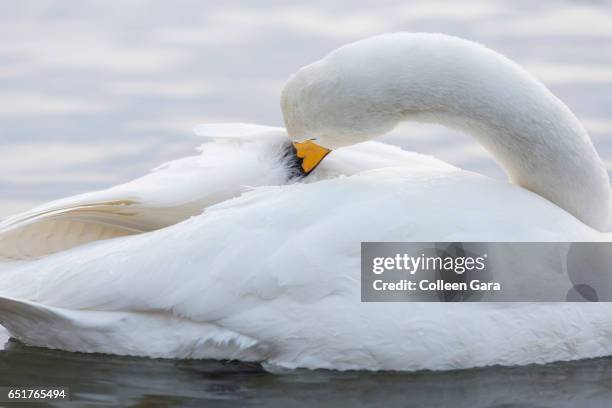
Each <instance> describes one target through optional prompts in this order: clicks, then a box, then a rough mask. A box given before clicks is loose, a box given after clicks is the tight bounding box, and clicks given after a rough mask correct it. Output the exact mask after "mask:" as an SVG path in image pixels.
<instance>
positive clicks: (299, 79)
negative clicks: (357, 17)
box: [281, 46, 401, 150]
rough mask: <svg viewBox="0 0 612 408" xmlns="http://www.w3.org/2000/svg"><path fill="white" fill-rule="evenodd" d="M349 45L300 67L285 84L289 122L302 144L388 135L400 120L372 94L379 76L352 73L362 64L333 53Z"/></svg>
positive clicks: (341, 143) (340, 143)
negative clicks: (371, 77) (358, 77)
mask: <svg viewBox="0 0 612 408" xmlns="http://www.w3.org/2000/svg"><path fill="white" fill-rule="evenodd" d="M345 47H346V46H345ZM345 47H342V48H340V49H339V50H336V51H335V52H333V53H332V54H330V55H328V56H327V57H326V58H324V59H322V60H320V61H317V62H315V63H313V64H310V65H307V66H305V67H303V68H301V69H300V70H299V71H297V72H296V73H295V74H293V75H292V76H291V77H290V78H289V80H288V81H287V83H286V84H285V86H284V88H283V91H282V95H281V107H282V111H283V117H284V120H285V126H286V128H287V133H288V135H289V138H290V139H291V140H292V141H293V142H295V143H296V144H297V145H298V146H299V143H301V142H306V141H309V142H311V143H314V144H316V145H318V146H321V147H322V148H325V149H328V150H335V149H338V148H341V147H345V146H349V145H353V144H355V143H359V142H364V141H366V140H370V139H372V138H374V137H376V136H378V135H381V134H384V133H386V132H388V131H390V130H392V129H393V128H394V127H395V126H396V125H397V123H398V122H399V120H400V119H401V117H400V116H399V115H397V114H394V112H393V110H392V109H388V107H387V106H384V105H385V104H383V105H382V106H380V105H378V104H377V98H375V97H373V96H374V95H371V94H370V92H371V91H374V89H372V85H377V84H378V83H379V78H376V80H375V81H373V82H370V83H369V84H368V83H367V80H366V79H365V78H364V81H359V80H357V81H356V80H355V79H356V78H350V77H349V75H348V74H350V73H353V72H355V71H358V68H359V65H360V64H359V63H358V62H357V65H358V66H350V64H347V61H343V60H342V59H340V58H335V55H336V54H337V53H338V52H339V51H342V49H343V48H345ZM355 73H356V72H355ZM378 99H380V98H378Z"/></svg>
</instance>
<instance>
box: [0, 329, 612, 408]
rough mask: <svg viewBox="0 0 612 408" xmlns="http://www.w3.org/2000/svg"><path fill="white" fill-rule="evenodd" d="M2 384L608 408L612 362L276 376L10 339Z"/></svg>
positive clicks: (277, 400) (180, 398) (148, 400)
mask: <svg viewBox="0 0 612 408" xmlns="http://www.w3.org/2000/svg"><path fill="white" fill-rule="evenodd" d="M0 384H13V385H32V384H44V385H57V386H59V385H64V386H65V385H69V386H70V389H71V393H72V401H71V402H70V404H67V405H68V406H79V407H82V406H117V405H124V406H125V405H129V406H136V407H155V406H159V407H202V406H219V407H224V406H236V405H238V406H278V407H287V406H291V407H302V406H303V407H311V406H315V405H321V404H324V405H325V406H335V407H350V408H354V407H367V406H380V405H381V404H384V406H387V407H394V406H398V407H400V406H401V407H406V406H410V407H432V406H453V407H457V408H460V407H490V406H498V407H502V406H504V407H505V406H521V407H564V406H567V407H575V406H580V407H604V406H609V401H610V399H611V398H612V358H601V359H595V360H585V361H579V362H570V363H557V364H550V365H546V366H528V367H513V368H500V367H493V368H486V369H474V370H464V371H450V372H439V373H435V372H421V373H371V372H358V371H352V372H344V373H342V372H333V371H325V370H318V371H308V370H297V371H281V372H268V371H265V370H264V369H263V368H262V367H261V366H260V365H258V364H248V363H238V362H227V361H225V362H222V361H211V360H187V361H178V360H153V359H146V358H132V357H119V356H109V355H100V354H81V353H67V352H62V351H54V350H47V349H41V348H34V347H26V346H24V345H22V344H21V343H19V342H18V341H16V340H10V341H9V342H8V343H7V344H6V346H5V349H4V350H3V351H0ZM65 405H66V404H64V405H62V406H65ZM22 406H23V405H22Z"/></svg>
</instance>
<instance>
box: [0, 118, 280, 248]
mask: <svg viewBox="0 0 612 408" xmlns="http://www.w3.org/2000/svg"><path fill="white" fill-rule="evenodd" d="M200 127H202V128H206V126H205V125H204V126H200ZM211 132H217V133H216V134H217V135H218V138H217V139H215V140H213V139H211V140H210V141H208V142H207V143H204V144H203V145H202V146H201V147H200V151H201V154H200V155H198V156H193V157H187V158H183V159H179V160H175V161H172V162H169V163H166V164H164V165H162V166H160V167H158V168H156V169H154V170H153V171H152V172H151V173H149V174H147V175H145V176H144V177H141V178H138V179H136V180H133V181H131V182H128V183H126V184H121V185H118V186H115V187H112V188H109V189H106V190H102V191H96V192H92V193H86V194H81V195H77V196H73V197H69V198H65V199H61V200H57V201H53V202H50V203H47V204H44V205H42V206H40V207H37V208H34V209H33V210H30V211H26V212H24V213H22V214H18V215H16V216H13V217H10V218H8V219H5V220H4V221H2V222H1V223H0V259H12V260H24V259H32V258H37V257H41V256H44V255H47V254H50V253H55V252H59V251H63V250H66V249H69V248H73V247H75V246H79V245H82V244H85V243H88V242H92V241H98V240H103V239H108V238H116V237H120V236H126V235H133V234H140V233H143V232H149V231H153V230H156V229H159V228H164V227H167V226H169V225H172V224H175V223H177V222H180V221H183V220H185V219H186V218H189V217H191V216H193V215H196V214H199V213H200V212H202V210H203V209H204V208H206V207H207V206H209V205H212V204H215V203H217V202H220V201H223V200H226V199H228V198H231V197H235V196H237V195H239V194H241V193H242V192H244V191H246V190H247V189H248V188H249V187H250V186H258V185H267V184H281V183H284V182H286V180H287V172H286V169H285V168H284V167H283V161H282V160H281V159H280V157H281V155H282V144H283V143H285V140H286V133H284V131H283V130H282V129H279V128H271V127H263V126H259V127H258V126H256V125H241V124H226V125H223V124H217V125H214V126H212V127H210V128H208V133H207V134H208V135H212V133H211ZM238 136H240V137H238Z"/></svg>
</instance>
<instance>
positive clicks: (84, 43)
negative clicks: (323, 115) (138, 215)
mask: <svg viewBox="0 0 612 408" xmlns="http://www.w3.org/2000/svg"><path fill="white" fill-rule="evenodd" d="M0 2H1V6H2V12H1V13H0V146H1V148H0V218H2V217H4V216H6V215H9V214H11V213H14V212H17V211H21V210H24V209H27V208H30V207H32V206H34V205H37V204H40V203H42V202H45V201H48V200H51V199H55V198H60V197H64V196H67V195H71V194H76V193H81V192H86V191H91V190H95V189H101V188H105V187H108V186H111V185H114V184H117V183H121V182H124V181H127V180H130V179H132V178H134V177H137V176H139V175H142V174H144V173H145V172H146V171H147V170H148V169H150V168H153V167H156V166H158V165H159V164H161V163H163V162H164V161H167V160H170V159H173V158H178V157H182V156H186V155H190V154H194V148H195V147H196V146H197V145H198V144H200V143H201V140H200V139H198V138H196V137H193V136H192V135H191V129H192V128H193V127H194V126H195V125H196V124H198V123H203V122H218V121H242V122H255V123H262V124H270V125H281V124H282V118H281V115H280V109H279V103H278V96H279V92H280V89H281V88H282V85H283V83H284V81H285V80H286V78H287V77H288V76H289V74H290V73H292V72H294V71H295V70H296V69H298V68H299V67H300V66H302V65H304V64H307V63H309V62H312V61H314V60H316V59H318V58H320V57H322V56H323V55H325V54H327V53H328V52H329V51H331V50H333V49H334V48H336V47H338V46H339V45H341V44H344V43H347V42H350V41H354V40H357V39H360V38H363V37H366V36H369V35H373V34H377V33H382V32H387V31H399V30H405V31H433V32H444V33H448V34H454V35H458V36H461V37H464V38H468V39H472V40H476V41H480V42H482V43H484V44H486V45H488V46H490V47H492V48H494V49H496V50H498V51H500V52H502V53H504V54H505V55H507V56H508V57H510V58H512V59H514V60H516V61H517V62H519V63H520V64H522V65H524V66H525V67H526V68H527V69H529V70H530V71H531V72H532V73H534V74H535V75H536V76H537V77H538V78H539V79H541V80H542V81H543V82H544V83H545V84H546V85H547V86H548V87H549V88H551V90H552V91H553V92H554V93H555V94H556V95H558V96H559V97H560V98H561V99H562V100H563V101H565V102H566V103H567V104H568V105H569V106H570V108H571V109H572V110H573V111H574V112H575V113H576V114H577V115H578V117H579V118H580V119H581V121H582V122H583V123H584V125H585V127H586V128H587V129H588V130H589V132H590V134H591V136H592V138H593V140H594V143H595V145H596V147H597V149H598V151H599V152H600V154H601V156H602V158H603V159H604V161H606V163H607V165H608V167H609V168H612V137H610V136H611V135H612V108H611V107H612V69H610V67H611V65H612V23H611V22H612V2H610V1H595V0H594V1H586V0H585V1H563V0H558V1H556V0H544V1H538V2H533V1H530V0H516V1H515V0H513V1H510V0H507V1H502V0H500V1H489V0H486V1H484V0H483V1H480V0H464V1H461V2H456V1H447V2H444V1H435V2H431V1H424V0H423V1H410V2H408V1H405V0H386V1H381V2H377V4H376V6H372V2H371V1H365V0H350V1H349V0H335V1H329V0H325V1H323V0H313V1H310V2H303V1H283V2H281V1H276V0H265V1H259V2H252V1H246V0H244V1H237V2H231V3H229V2H219V1H200V0H177V1H173V2H167V1H163V0H147V1H145V0H139V1H132V2H106V1H101V0H83V1H79V2H65V1H62V0H21V1H18V2H17V1H8V0H0ZM384 140H386V141H387V142H389V143H396V144H399V145H401V146H403V147H405V148H406V149H410V150H415V151H419V152H423V153H427V154H432V155H434V156H437V157H439V158H441V159H443V160H446V161H449V162H451V163H453V164H456V165H458V166H460V167H463V168H466V169H470V170H474V171H477V172H480V173H483V174H487V175H490V176H493V177H497V178H503V173H502V172H501V170H500V169H499V167H498V166H497V165H496V164H495V163H494V162H493V160H492V159H491V158H490V157H489V155H488V154H487V153H486V152H485V151H484V150H483V149H482V148H481V147H480V146H478V145H477V144H476V143H475V142H474V141H473V140H471V139H470V138H469V137H467V136H465V135H461V134H457V133H456V132H452V131H449V130H448V129H445V128H442V127H438V126H416V125H405V126H402V127H401V128H400V129H398V130H396V131H395V132H393V133H392V134H391V135H389V136H387V137H385V138H384ZM0 337H1V336H0ZM611 370H612V361H611V360H610V359H599V360H589V361H582V362H574V363H564V364H554V365H548V366H533V367H522V368H490V369H483V370H468V371H462V372H448V373H416V374H399V373H367V372H361V373H359V372H351V373H334V372H327V371H316V372H309V371H297V372H289V373H282V374H271V373H268V372H266V371H264V370H262V369H261V367H259V366H257V365H252V364H239V363H221V362H213V361H168V360H147V359H136V358H121V357H112V356H102V355H83V354H70V353H63V352H58V351H50V350H43V349H36V348H28V347H24V346H23V345H21V344H19V343H17V342H15V341H10V342H8V343H7V346H6V347H5V348H4V350H2V351H0V384H24V385H25V384H30V385H31V384H47V385H52V384H58V385H66V384H68V385H70V386H71V388H72V392H73V395H74V396H75V399H78V400H79V401H88V402H90V403H91V404H92V405H95V406H100V405H109V406H114V405H117V404H118V403H124V404H133V405H138V406H154V405H155V404H157V405H158V406H190V405H191V406H202V405H203V404H204V403H211V402H214V403H215V404H217V405H221V406H223V405H234V404H235V403H238V405H277V406H287V405H291V406H312V404H313V403H315V402H317V403H325V404H326V405H332V404H334V405H339V406H350V407H358V406H368V405H376V404H381V403H384V404H385V405H388V406H395V405H397V406H434V405H452V406H458V407H462V406H465V407H473V406H476V407H478V406H500V407H501V406H534V407H535V406H537V407H546V406H609V403H608V402H607V399H609V398H612V388H611V385H610V384H612V371H611ZM74 405H75V406H83V405H82V404H81V403H75V404H74ZM21 406H24V405H21Z"/></svg>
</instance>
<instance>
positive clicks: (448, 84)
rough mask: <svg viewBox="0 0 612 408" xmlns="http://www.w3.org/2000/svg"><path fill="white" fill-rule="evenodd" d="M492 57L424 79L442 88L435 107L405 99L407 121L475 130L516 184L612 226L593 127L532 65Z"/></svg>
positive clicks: (433, 98) (596, 224) (599, 225)
mask: <svg viewBox="0 0 612 408" xmlns="http://www.w3.org/2000/svg"><path fill="white" fill-rule="evenodd" d="M487 51H488V50H487ZM492 57H494V58H491V60H489V61H487V59H486V58H485V60H484V61H482V60H480V61H482V62H481V63H479V64H474V61H473V60H470V59H467V60H463V61H464V62H467V64H466V66H463V67H461V66H458V64H457V62H456V61H455V62H454V64H453V65H450V64H451V61H448V64H449V65H448V66H452V69H451V73H450V75H429V76H427V80H426V81H425V83H424V84H423V86H428V87H429V89H431V90H438V92H435V93H434V95H431V94H430V97H429V98H428V99H429V100H428V101H427V105H428V106H429V107H430V108H428V109H422V108H419V109H414V103H413V100H414V99H413V98H412V97H410V98H405V97H402V98H400V99H401V100H402V103H400V105H402V106H403V110H402V112H401V120H416V121H424V122H434V123H439V124H442V125H446V126H448V127H451V128H455V129H458V130H460V131H462V132H465V133H468V134H470V135H472V136H473V137H474V138H475V139H476V140H477V141H478V142H479V143H480V144H482V145H483V146H484V147H485V148H486V149H487V150H488V151H489V152H490V153H491V154H492V155H493V156H494V157H495V159H496V160H497V161H498V162H499V164H500V165H501V166H502V167H503V168H504V169H505V171H506V173H507V175H508V178H509V179H510V181H511V182H513V183H515V184H517V185H519V186H522V187H524V188H526V189H528V190H531V191H533V192H535V193H537V194H539V195H540V196H542V197H544V198H546V199H548V200H550V201H552V202H553V203H555V204H557V205H558V206H559V207H561V208H563V209H565V210H566V211H568V212H570V213H571V214H573V215H574V216H576V217H577V218H578V219H580V220H581V221H583V222H584V223H586V224H588V225H590V226H591V227H593V228H595V229H598V230H600V231H603V230H605V229H607V226H608V222H609V220H608V217H609V211H610V203H609V200H610V197H609V196H610V183H609V180H608V175H607V171H606V167H605V165H604V164H603V162H602V160H601V159H600V157H599V155H598V154H597V151H596V150H595V148H594V146H593V144H592V142H591V139H590V138H589V136H588V134H587V132H586V130H585V129H584V128H583V127H582V125H581V124H580V122H579V121H578V119H577V118H576V117H575V116H574V115H573V113H572V112H571V111H570V110H569V108H567V106H566V105H564V104H563V103H562V102H561V101H560V100H559V99H558V98H556V97H555V96H554V95H553V94H552V93H551V92H550V91H549V90H548V89H546V87H544V86H543V85H542V84H541V83H540V82H538V81H537V80H536V79H534V78H533V77H532V76H531V75H529V74H528V73H527V72H526V71H524V70H523V69H522V68H520V67H519V66H518V65H516V64H514V63H512V62H510V61H509V60H507V59H505V58H503V57H501V56H499V55H497V54H493V55H492ZM459 72H460V73H459ZM395 102H399V101H398V100H396V101H395Z"/></svg>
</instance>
